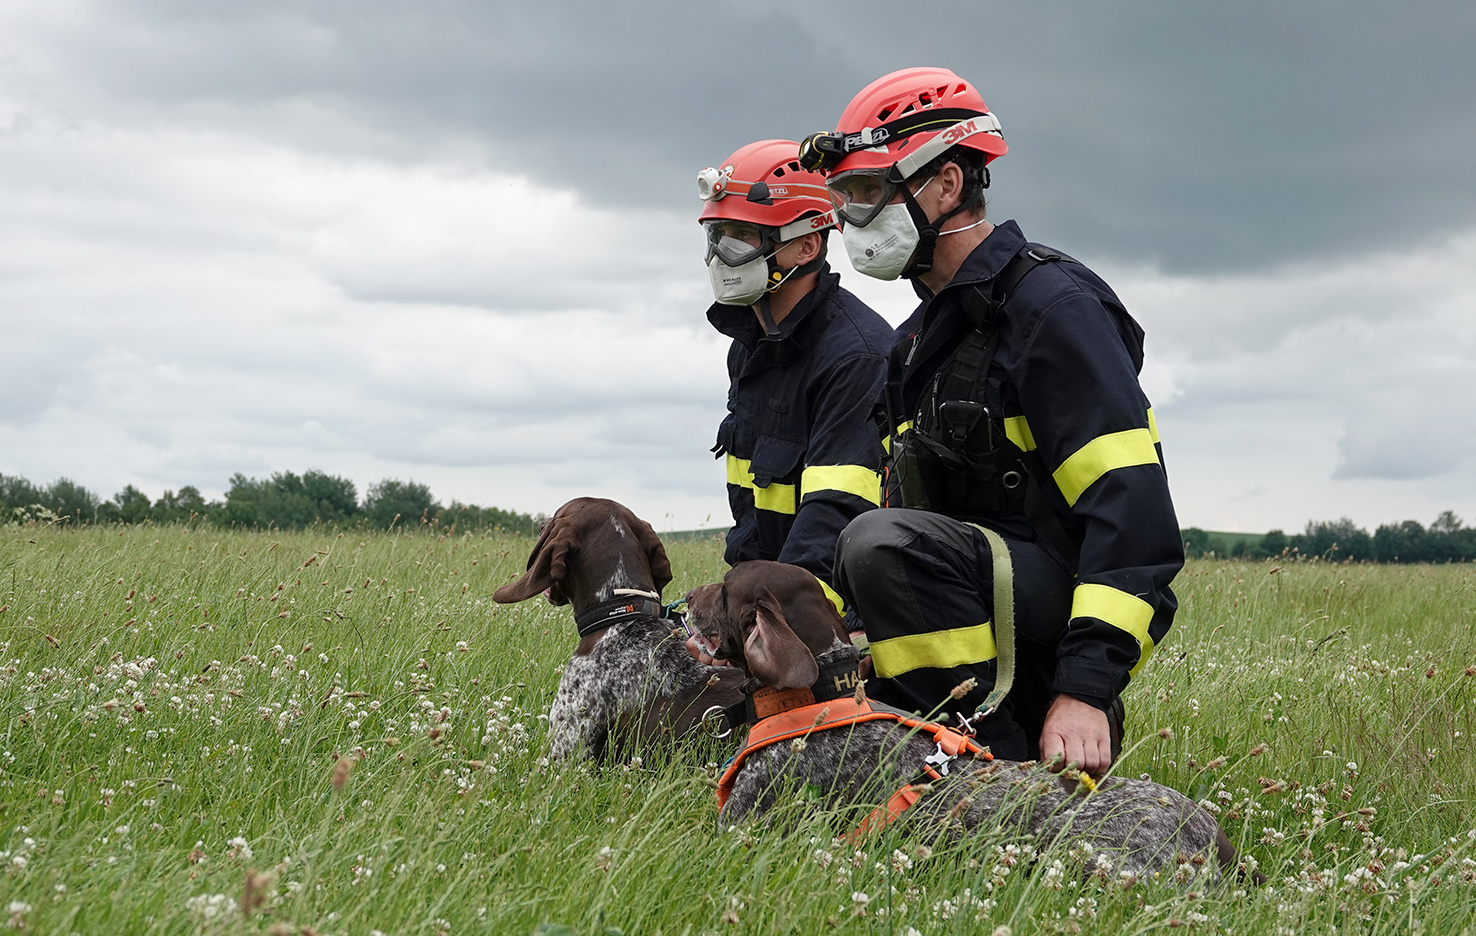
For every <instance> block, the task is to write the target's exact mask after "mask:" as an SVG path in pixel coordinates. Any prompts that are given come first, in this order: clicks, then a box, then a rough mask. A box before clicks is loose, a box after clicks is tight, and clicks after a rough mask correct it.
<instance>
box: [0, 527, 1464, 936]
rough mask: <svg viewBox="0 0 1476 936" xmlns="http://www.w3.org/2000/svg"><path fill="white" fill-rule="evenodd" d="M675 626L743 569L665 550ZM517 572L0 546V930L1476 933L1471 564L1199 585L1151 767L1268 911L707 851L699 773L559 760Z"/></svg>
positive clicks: (1126, 766)
mask: <svg viewBox="0 0 1476 936" xmlns="http://www.w3.org/2000/svg"><path fill="white" fill-rule="evenodd" d="M669 540H670V553H671V557H672V560H673V566H674V569H675V573H676V580H675V581H674V582H673V583H672V585H671V587H670V588H669V589H668V592H667V593H668V596H673V595H676V594H680V593H681V592H682V591H684V590H685V589H687V588H690V587H692V586H694V585H697V584H700V583H701V582H704V581H709V580H712V579H714V578H716V577H718V576H719V575H720V574H721V572H722V562H721V556H720V554H721V541H720V539H718V538H716V537H714V536H706V535H704V536H697V537H670V538H669ZM530 543H531V540H529V539H526V538H517V537H510V536H497V537H475V536H458V537H450V538H447V537H441V536H437V535H435V534H432V533H424V532H414V531H412V532H410V533H404V534H385V533H359V532H355V533H351V534H343V535H339V534H336V533H326V532H321V533H318V532H305V533H291V534H282V533H275V534H267V533H246V532H222V531H219V530H194V531H190V530H183V529H178V528H131V529H121V530H120V529H116V528H114V529H88V530H82V531H74V532H66V531H54V530H51V529H44V528H34V527H33V528H16V527H9V528H0V922H7V923H9V925H10V926H13V927H16V928H17V930H18V931H21V932H27V933H45V934H67V933H82V934H132V933H149V934H154V933H159V934H191V936H195V934H255V933H271V934H275V936H283V934H289V933H291V934H309V933H317V934H332V936H372V934H374V933H382V934H427V936H430V934H444V936H450V934H462V933H497V934H505V933H511V934H519V936H522V934H534V933H539V934H542V936H562V934H569V933H577V934H603V936H610V934H617V933H618V934H630V936H634V934H667V936H679V934H689V936H698V934H708V933H723V934H738V933H753V934H760V933H762V934H769V933H789V934H814V933H830V932H836V933H868V934H886V936H895V934H902V936H907V934H919V936H938V934H978V933H985V934H989V933H996V932H1005V931H1003V930H998V929H997V927H1006V926H1007V927H1009V930H1008V932H1012V933H1014V934H1023V933H1113V934H1116V933H1134V934H1136V933H1145V932H1149V931H1158V930H1167V929H1175V928H1182V929H1187V930H1189V931H1191V932H1196V933H1231V932H1234V933H1241V934H1245V933H1287V934H1291V933H1298V934H1300V933H1350V932H1370V933H1416V932H1423V933H1429V934H1445V933H1450V934H1460V933H1463V932H1465V933H1469V932H1471V927H1472V925H1473V920H1476V810H1473V797H1476V758H1473V757H1472V755H1471V751H1472V745H1471V736H1472V733H1473V732H1476V698H1473V697H1476V675H1473V674H1476V635H1473V630H1472V626H1473V622H1476V615H1473V610H1472V609H1473V608H1476V590H1473V580H1476V574H1473V568H1472V566H1470V565H1442V566H1438V567H1431V566H1374V565H1357V566H1346V565H1337V564H1330V563H1305V564H1299V563H1292V564H1272V563H1265V564H1260V563H1239V562H1227V561H1194V562H1191V563H1190V564H1189V566H1188V567H1187V569H1186V570H1185V572H1184V573H1183V574H1182V575H1181V577H1180V579H1179V581H1178V583H1177V585H1176V588H1177V591H1178V594H1179V596H1180V599H1181V610H1180V614H1179V619H1178V623H1177V624H1176V625H1175V627H1174V629H1173V630H1172V631H1171V632H1170V634H1169V636H1168V638H1167V639H1166V640H1165V642H1164V645H1163V646H1160V647H1159V648H1157V651H1156V652H1155V654H1154V656H1153V659H1152V660H1150V661H1149V663H1148V664H1147V665H1146V666H1145V668H1144V671H1143V672H1142V674H1141V676H1140V678H1139V679H1138V680H1136V681H1135V682H1134V684H1133V685H1132V686H1131V687H1130V689H1129V692H1128V695H1127V706H1128V713H1129V745H1130V746H1129V750H1128V752H1127V754H1126V756H1125V758H1124V760H1123V761H1122V762H1121V764H1120V765H1119V767H1118V770H1119V772H1121V773H1124V774H1128V775H1137V774H1139V773H1151V774H1152V776H1153V777H1154V778H1155V779H1158V780H1160V781H1162V782H1165V783H1168V784H1171V785H1173V786H1175V787H1177V788H1179V789H1181V790H1184V791H1185V792H1187V793H1189V794H1190V795H1192V796H1194V797H1196V798H1198V799H1201V800H1202V801H1203V802H1205V803H1206V804H1207V805H1208V806H1209V808H1212V809H1214V810H1215V811H1217V812H1218V814H1219V817H1220V819H1221V821H1222V822H1223V824H1224V826H1225V828H1226V830H1227V831H1228V833H1229V834H1230V836H1231V837H1232V838H1233V839H1234V840H1235V841H1236V842H1237V843H1238V844H1239V845H1240V846H1241V847H1242V848H1243V849H1244V850H1245V851H1246V853H1247V854H1249V855H1250V856H1251V857H1252V858H1253V859H1254V860H1255V861H1256V862H1258V864H1259V866H1260V867H1261V869H1262V870H1263V871H1265V872H1266V873H1267V874H1268V875H1269V877H1270V878H1271V884H1270V885H1269V886H1267V887H1265V888H1262V889H1259V890H1255V891H1252V892H1250V893H1245V892H1242V891H1237V890H1235V889H1234V887H1233V886H1231V887H1226V888H1223V889H1219V890H1216V889H1204V888H1201V887H1198V886H1194V885H1190V886H1188V887H1186V888H1182V889H1181V888H1179V887H1176V886H1173V885H1172V884H1171V883H1169V882H1151V881H1144V882H1137V883H1136V884H1134V885H1133V886H1125V885H1124V883H1123V882H1121V881H1118V880H1116V879H1109V880H1099V879H1096V878H1090V877H1087V878H1084V877H1083V876H1082V875H1081V873H1080V867H1081V861H1082V859H1081V857H1080V856H1079V855H1077V854H1075V853H1073V852H1071V851H1069V850H1067V849H1059V850H1056V851H1050V852H1047V853H1045V854H1038V853H1037V850H1036V846H1035V845H1034V843H1031V842H1029V841H1022V840H1011V841H967V842H964V843H962V844H959V845H956V846H950V847H946V848H940V849H938V850H937V851H935V852H931V853H929V852H927V851H926V850H923V849H920V848H919V847H918V846H917V844H916V843H915V842H912V841H909V840H908V839H907V838H906V837H905V836H903V835H901V834H892V833H887V834H884V835H883V836H882V837H881V838H878V839H875V840H873V841H870V842H867V843H865V844H864V845H862V846H861V848H859V849H857V848H855V847H851V846H847V845H845V844H844V843H843V842H841V841H839V840H837V839H836V838H835V837H834V832H835V829H834V828H832V827H831V826H830V825H828V824H827V817H826V816H823V815H822V816H818V817H814V818H812V819H808V820H802V821H801V823H800V827H799V830H798V831H791V832H790V833H788V834H780V833H779V832H778V831H776V830H771V829H764V828H757V827H744V828H737V829H721V828H719V827H718V826H717V824H716V822H715V816H716V806H715V803H714V800H713V796H712V788H711V785H710V784H711V780H712V777H713V775H714V772H715V769H716V765H717V764H718V763H719V762H721V761H722V760H724V759H725V758H726V757H727V756H728V755H729V754H730V753H731V752H732V746H731V743H729V742H716V741H707V742H704V743H701V744H695V745H693V746H692V747H689V748H686V749H683V750H679V751H676V752H670V753H657V754H654V755H651V756H648V757H646V758H645V759H644V760H643V761H634V762H631V763H627V764H621V765H612V766H610V767H607V768H605V769H602V770H595V769H592V768H591V767H590V766H589V765H585V764H577V763H576V764H552V765H550V764H548V763H547V762H546V761H545V760H544V749H545V744H546V730H545V723H544V721H543V720H542V715H543V713H544V712H546V710H547V707H548V704H549V701H550V698H551V696H552V694H553V690H554V687H555V685H556V684H557V681H558V675H559V672H560V667H561V666H562V665H563V663H564V662H565V661H566V660H567V658H568V655H569V653H570V651H571V650H572V648H573V646H574V643H575V640H574V629H573V624H572V621H571V619H570V616H569V613H568V610H567V609H565V608H553V607H550V606H548V605H547V604H545V603H543V602H542V601H541V600H537V601H530V602H527V603H525V604H522V605H515V606H511V607H503V606H497V605H494V604H493V603H492V602H491V600H490V595H491V592H492V591H493V590H494V589H495V588H496V587H497V586H498V585H500V584H502V583H504V582H506V581H509V580H510V579H512V578H513V577H514V576H515V575H516V574H517V573H518V572H520V571H521V570H522V568H523V565H524V560H525V558H526V551H527V549H528V548H529V545H530Z"/></svg>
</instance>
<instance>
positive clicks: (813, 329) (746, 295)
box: [697, 140, 892, 609]
mask: <svg viewBox="0 0 1476 936" xmlns="http://www.w3.org/2000/svg"><path fill="white" fill-rule="evenodd" d="M798 149H799V144H798V143H795V142H793V141H790V140H765V141H762V142H758V143H752V144H750V145H748V146H745V147H743V148H742V149H740V150H738V151H737V152H736V153H734V154H733V155H732V156H730V157H729V158H728V160H727V161H726V162H724V163H723V164H722V165H721V167H718V168H709V169H704V170H703V171H702V172H701V173H699V175H698V179H697V182H698V194H699V195H700V196H701V197H702V200H703V209H702V215H701V217H700V219H699V220H700V221H701V223H702V226H703V228H704V229H705V230H706V233H707V266H708V273H709V275H710V277H711V280H712V287H713V294H714V296H715V298H716V299H717V301H716V302H715V303H714V304H713V305H712V307H711V308H710V309H708V311H707V319H708V321H709V322H711V323H712V325H713V327H714V328H716V329H717V330H718V331H719V332H721V333H722V334H724V335H727V336H728V337H730V338H732V339H733V343H732V346H731V347H730V348H729V350H728V379H729V381H730V385H729V388H728V415H727V417H726V418H724V419H723V422H722V425H720V426H719V427H718V434H717V445H716V446H714V448H713V451H714V452H716V453H717V456H718V457H719V458H724V459H726V462H727V478H728V501H729V504H730V506H731V507H732V511H733V527H732V529H731V530H730V531H729V533H728V541H727V550H726V553H725V555H724V558H725V559H726V560H727V561H728V563H729V564H733V563H737V562H743V561H745V560H749V559H770V560H777V561H779V562H789V563H793V564H795V565H799V566H803V567H804V568H806V569H808V570H809V571H810V572H812V573H814V575H815V577H816V578H818V579H819V580H820V584H821V585H822V586H823V587H824V589H825V592H826V594H827V596H829V597H830V599H831V600H832V601H833V602H834V603H835V605H836V607H837V608H838V609H840V608H841V607H842V603H841V600H840V598H839V596H838V595H837V593H836V591H835V587H834V585H835V581H834V572H833V567H832V566H833V562H834V557H835V544H836V539H837V538H838V537H839V536H840V532H841V530H842V529H844V528H845V526H846V524H848V523H850V522H851V521H852V520H854V519H855V518H856V517H857V516H859V515H860V514H862V513H864V512H865V511H868V510H871V509H872V508H874V507H876V506H877V503H878V501H879V498H880V491H881V480H880V475H879V471H880V468H881V459H882V447H881V440H880V439H879V438H878V437H877V433H876V429H875V425H874V424H873V423H872V421H871V413H872V409H873V405H874V403H875V401H876V400H877V398H878V396H879V394H880V393H881V389H882V385H883V383H884V382H885V380H886V370H887V353H888V352H889V351H890V349H891V346H892V327H891V326H890V325H888V324H887V322H886V320H885V319H883V318H882V317H881V316H879V315H877V314H876V313H875V312H873V311H872V310H871V309H870V308H869V307H867V306H866V305H865V303H863V302H861V300H859V299H857V298H856V297H855V296H853V295H851V294H850V293H849V292H847V291H846V290H844V289H842V288H841V287H840V277H839V276H838V275H837V274H835V273H832V272H830V267H829V265H828V264H826V262H825V251H826V236H827V234H828V233H829V230H830V228H832V227H834V226H835V210H834V206H833V205H832V204H831V202H830V197H829V194H828V192H827V191H826V188H825V179H824V178H823V177H822V176H820V175H818V174H816V173H813V172H810V171H808V170H805V169H803V168H801V167H800V165H799V163H798V162H797V161H796V154H797V152H798Z"/></svg>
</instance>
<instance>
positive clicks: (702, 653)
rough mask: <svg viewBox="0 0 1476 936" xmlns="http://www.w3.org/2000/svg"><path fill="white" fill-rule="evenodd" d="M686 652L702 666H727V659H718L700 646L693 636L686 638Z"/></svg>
mask: <svg viewBox="0 0 1476 936" xmlns="http://www.w3.org/2000/svg"><path fill="white" fill-rule="evenodd" d="M687 652H688V653H690V654H692V657H693V658H694V659H696V661H697V662H698V663H701V664H702V665H703V666H727V665H728V661H727V660H719V659H718V658H716V657H714V656H713V655H712V654H710V653H708V652H707V651H706V650H704V649H703V648H702V645H701V644H699V643H698V642H697V639H696V638H695V637H688V638H687Z"/></svg>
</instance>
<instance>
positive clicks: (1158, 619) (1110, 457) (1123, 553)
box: [888, 221, 1184, 707]
mask: <svg viewBox="0 0 1476 936" xmlns="http://www.w3.org/2000/svg"><path fill="white" fill-rule="evenodd" d="M1039 246H1040V245H1036V244H1027V243H1026V240H1025V236H1024V235H1023V234H1022V233H1021V231H1020V228H1019V226H1018V225H1017V224H1016V223H1015V222H1013V221H1007V222H1005V223H1003V224H1001V225H999V226H998V227H996V228H995V229H994V231H992V232H991V233H990V235H989V236H988V237H987V238H985V240H984V241H983V243H981V244H980V245H979V246H978V247H977V248H975V250H974V251H973V253H971V254H970V255H969V256H968V258H967V259H966V260H965V261H964V263H963V265H962V266H961V267H960V268H959V271H958V273H957V274H955V275H954V277H953V280H952V281H951V282H950V283H949V284H948V285H947V286H946V287H944V288H943V290H942V291H940V292H939V293H938V294H937V295H936V296H933V295H929V294H928V292H927V290H926V289H925V288H923V287H922V286H921V284H918V294H919V295H920V296H921V297H922V298H923V304H922V305H921V306H920V307H919V308H918V310H917V311H916V312H914V313H913V315H912V316H911V317H910V318H909V319H908V320H907V321H906V322H904V323H903V324H902V325H901V326H900V327H899V328H898V329H897V333H896V337H897V343H896V347H895V348H894V350H893V353H892V357H891V361H890V365H889V389H888V397H889V399H890V400H891V401H892V404H893V408H894V412H893V419H894V420H895V421H896V422H897V423H898V426H897V427H896V428H898V429H900V428H901V427H902V426H904V425H907V421H909V420H912V419H913V418H914V416H915V414H916V412H917V408H918V404H919V401H920V399H922V398H923V397H924V395H925V391H927V389H928V388H929V387H930V386H931V383H932V381H933V378H934V374H935V373H936V372H937V371H938V370H939V368H941V367H942V366H943V364H944V363H945V362H946V361H947V360H948V358H949V356H950V355H951V354H952V353H953V351H954V349H955V347H956V346H957V344H958V342H959V340H960V339H961V338H962V337H963V336H964V335H965V334H967V332H968V331H969V329H970V328H971V327H972V326H971V325H970V324H969V323H968V321H967V319H966V318H965V316H964V313H963V310H962V307H961V305H960V302H959V292H960V289H961V287H965V286H971V285H979V284H985V286H987V285H988V283H989V281H990V280H992V279H993V278H994V277H995V276H997V275H998V274H999V273H1000V271H1001V270H1003V269H1004V266H1005V264H1007V263H1008V262H1009V261H1010V259H1011V258H1013V257H1014V256H1015V255H1016V254H1017V253H1019V252H1021V251H1022V250H1025V249H1026V248H1027V247H1039ZM1043 249H1047V250H1048V249H1049V248H1043ZM999 319H1000V322H999V325H998V326H997V327H1000V328H1002V329H1003V333H1002V335H1001V337H1000V343H999V350H998V352H997V354H996V355H995V358H994V362H993V364H992V365H991V367H990V370H989V371H988V373H987V374H986V376H985V396H986V399H985V400H984V401H982V402H984V403H985V404H986V405H987V406H988V407H989V412H990V413H991V414H992V416H994V417H995V418H997V419H1000V421H1001V423H1002V425H1001V426H1000V427H999V428H1001V429H1002V430H1003V433H1004V435H1005V437H1006V438H1008V440H1009V441H1010V443H1012V444H1013V445H1015V446H1016V447H1017V448H1018V449H1020V451H1021V452H1022V453H1026V461H1027V464H1031V463H1033V464H1034V465H1035V466H1036V469H1037V470H1036V471H1035V472H1033V473H1034V474H1036V480H1037V481H1038V482H1039V483H1040V485H1041V488H1042V489H1043V493H1044V496H1045V499H1046V502H1047V503H1048V504H1049V505H1050V507H1051V508H1052V510H1053V511H1054V513H1055V515H1056V517H1057V518H1058V519H1059V521H1060V523H1061V526H1062V527H1063V528H1064V529H1065V532H1066V534H1067V535H1068V537H1069V538H1070V539H1071V540H1073V541H1074V542H1076V543H1079V544H1080V555H1079V558H1078V557H1071V558H1069V559H1065V560H1064V564H1065V565H1067V566H1068V569H1067V571H1069V572H1072V573H1074V574H1076V576H1077V584H1076V587H1075V590H1074V592H1073V596H1072V609H1071V620H1070V623H1069V626H1068V628H1067V632H1066V636H1065V637H1064V638H1063V639H1062V641H1061V644H1060V645H1059V647H1058V649H1057V657H1058V662H1057V668H1056V677H1055V681H1054V684H1053V686H1052V688H1053V691H1055V692H1065V693H1069V694H1071V695H1073V696H1077V697H1079V698H1081V699H1083V700H1085V701H1088V702H1093V703H1095V704H1097V705H1099V706H1103V707H1105V706H1106V705H1107V704H1108V703H1109V702H1110V701H1111V700H1112V699H1113V698H1115V697H1116V696H1117V695H1118V694H1120V693H1121V691H1122V689H1123V688H1124V687H1125V686H1126V685H1127V683H1128V680H1129V678H1130V675H1131V674H1132V673H1133V672H1135V671H1136V670H1137V668H1138V667H1140V666H1142V664H1143V662H1144V661H1146V660H1147V659H1148V655H1149V653H1150V652H1151V651H1152V649H1153V647H1154V645H1155V644H1157V643H1159V642H1160V641H1162V640H1163V637H1164V635H1165V634H1166V633H1167V632H1168V629H1169V626H1170V625H1171V624H1172V622H1173V616H1174V611H1175V608H1176V607H1177V604H1176V601H1175V598H1174V593H1173V591H1172V590H1171V589H1170V587H1169V583H1170V582H1171V581H1173V578H1174V576H1175V575H1176V574H1177V573H1178V571H1179V569H1180V568H1181V567H1182V566H1183V564H1184V544H1183V541H1182V539H1181V538H1180V534H1179V524H1178V519H1177V518H1176V517H1175V515H1174V507H1173V503H1172V501H1171V500H1170V498H1169V488H1168V476H1167V474H1166V473H1165V470H1164V467H1163V456H1162V448H1161V446H1160V444H1159V439H1158V429H1157V425H1156V423H1155V422H1154V419H1153V410H1152V408H1151V407H1150V404H1149V402H1148V398H1147V397H1146V396H1145V395H1144V393H1143V390H1142V389H1141V387H1140V386H1139V385H1138V372H1139V370H1140V369H1141V368H1142V365H1143V330H1142V329H1141V328H1140V327H1139V326H1138V324H1137V323H1136V322H1135V321H1133V319H1132V317H1131V316H1129V315H1128V313H1127V310H1126V309H1125V308H1124V307H1123V305H1122V303H1121V302H1120V301H1119V300H1118V298H1117V296H1116V295H1115V294H1114V293H1113V292H1112V290H1111V289H1110V288H1109V287H1108V286H1107V284H1106V283H1104V282H1103V281H1102V280H1101V279H1100V278H1099V277H1098V276H1097V275H1096V274H1094V273H1093V272H1092V271H1091V270H1089V269H1087V268H1086V267H1085V266H1083V265H1082V264H1080V263H1077V262H1076V261H1074V260H1062V261H1060V262H1054V263H1044V264H1041V265H1040V266H1038V267H1036V268H1035V269H1033V270H1032V271H1031V272H1030V273H1029V274H1028V275H1026V276H1025V278H1024V279H1022V280H1021V281H1020V283H1019V285H1018V286H1017V287H1016V289H1015V294H1014V295H1013V296H1011V297H1010V298H1009V300H1008V302H1007V303H1006V305H1005V306H1004V309H1003V312H1002V313H1001V315H1000V317H999ZM909 359H910V360H911V365H910V366H907V364H906V362H907V361H908V360H909ZM904 375H905V379H904ZM987 522H988V525H989V526H991V527H995V528H996V529H998V531H999V532H1000V533H1001V534H1004V535H1006V536H1015V537H1017V538H1025V539H1031V540H1034V539H1037V534H1036V531H1035V530H1034V528H1033V527H1032V525H1031V523H1030V521H1029V520H1028V519H1027V518H1026V517H1025V515H1024V514H1023V513H1022V514H1017V515H1014V516H1002V517H998V518H994V519H990V520H988V521H987Z"/></svg>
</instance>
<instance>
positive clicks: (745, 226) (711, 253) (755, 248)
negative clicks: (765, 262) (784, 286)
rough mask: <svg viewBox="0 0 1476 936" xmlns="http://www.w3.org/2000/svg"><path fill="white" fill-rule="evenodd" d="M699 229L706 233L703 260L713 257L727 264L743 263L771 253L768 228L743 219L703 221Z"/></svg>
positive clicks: (709, 259) (772, 239) (706, 260)
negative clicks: (705, 254)
mask: <svg viewBox="0 0 1476 936" xmlns="http://www.w3.org/2000/svg"><path fill="white" fill-rule="evenodd" d="M702 229H703V231H704V232H706V234H707V256H706V257H705V258H704V259H703V261H702V262H703V263H711V262H712V258H713V257H717V258H718V259H719V260H722V261H723V263H725V264H727V265H728V266H730V267H737V266H743V264H745V263H751V262H753V261H754V260H756V259H757V258H759V257H762V256H764V255H766V254H769V253H771V252H773V250H774V247H775V244H776V242H775V239H774V234H773V232H772V231H770V230H767V229H765V228H762V227H759V226H758V225H757V224H749V223H748V222H746V221H728V220H714V221H703V222H702Z"/></svg>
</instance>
